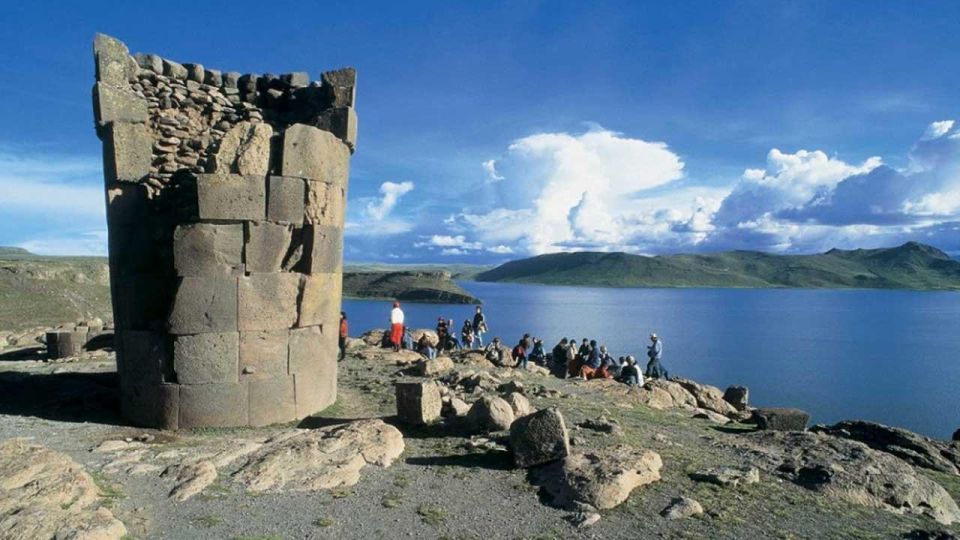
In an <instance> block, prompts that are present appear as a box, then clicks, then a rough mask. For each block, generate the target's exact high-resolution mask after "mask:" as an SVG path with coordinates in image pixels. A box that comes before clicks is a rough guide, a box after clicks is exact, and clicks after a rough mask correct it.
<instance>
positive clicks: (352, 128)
mask: <svg viewBox="0 0 960 540" xmlns="http://www.w3.org/2000/svg"><path fill="white" fill-rule="evenodd" d="M317 127H319V128H321V129H324V130H327V131H329V132H330V133H332V134H334V135H336V136H337V137H338V138H339V139H340V140H341V141H343V143H344V144H346V145H347V147H348V148H349V149H350V152H353V151H354V150H355V149H356V148H357V113H356V111H354V110H353V107H336V108H332V109H327V110H325V111H323V113H322V114H320V116H319V117H318V118H317Z"/></svg>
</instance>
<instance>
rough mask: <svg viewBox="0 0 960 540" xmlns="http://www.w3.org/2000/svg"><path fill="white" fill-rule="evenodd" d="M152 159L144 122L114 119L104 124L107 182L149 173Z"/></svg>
mask: <svg viewBox="0 0 960 540" xmlns="http://www.w3.org/2000/svg"><path fill="white" fill-rule="evenodd" d="M152 159H153V139H152V137H151V136H150V130H149V129H147V126H145V125H144V124H130V123H126V122H114V123H111V124H110V125H108V126H107V127H106V128H105V134H104V137H103V177H104V180H105V181H106V182H107V183H110V182H140V181H142V180H143V179H144V178H146V176H147V175H148V174H150V161H151V160H152ZM141 217H142V216H141Z"/></svg>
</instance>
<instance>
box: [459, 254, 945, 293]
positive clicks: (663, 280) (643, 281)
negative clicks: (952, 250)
mask: <svg viewBox="0 0 960 540" xmlns="http://www.w3.org/2000/svg"><path fill="white" fill-rule="evenodd" d="M477 280H478V281H508V282H518V283H542V284H550V285H585V286H597V287H801V288H848V287H857V288H880V289H960V262H957V261H955V260H953V259H951V258H950V257H949V256H948V255H947V254H946V253H944V252H942V251H940V250H939V249H937V248H934V247H931V246H927V245H924V244H920V243H917V242H907V243H906V244H903V245H902V246H898V247H893V248H882V249H855V250H840V249H832V250H830V251H828V252H826V253H822V254H814V255H772V254H768V253H760V252H755V251H730V252H724V253H713V254H704V255H660V256H656V257H645V256H641V255H630V254H627V253H598V252H580V253H554V254H550V255H540V256H538V257H532V258H529V259H522V260H518V261H512V262H508V263H506V264H503V265H501V266H498V267H497V268H494V269H493V270H490V271H487V272H482V273H480V274H479V275H478V276H477Z"/></svg>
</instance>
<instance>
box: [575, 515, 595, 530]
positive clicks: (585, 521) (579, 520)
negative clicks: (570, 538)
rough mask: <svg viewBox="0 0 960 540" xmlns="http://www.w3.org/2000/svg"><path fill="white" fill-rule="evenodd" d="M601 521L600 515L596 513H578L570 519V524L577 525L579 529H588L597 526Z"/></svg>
mask: <svg viewBox="0 0 960 540" xmlns="http://www.w3.org/2000/svg"><path fill="white" fill-rule="evenodd" d="M600 519H601V518H600V514H598V513H596V512H577V513H576V514H574V515H573V516H571V517H570V523H572V524H573V525H576V527H577V528H578V529H586V528H587V527H592V526H593V525H596V524H597V523H598V522H599V521H600Z"/></svg>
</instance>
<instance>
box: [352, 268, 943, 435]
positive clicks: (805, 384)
mask: <svg viewBox="0 0 960 540" xmlns="http://www.w3.org/2000/svg"><path fill="white" fill-rule="evenodd" d="M460 284H461V285H462V286H463V287H464V288H466V289H467V290H469V291H470V292H471V293H473V294H474V295H475V296H477V297H478V298H480V299H482V300H483V302H484V311H485V312H486V314H487V323H488V325H489V327H490V331H491V333H490V335H489V336H487V337H492V336H493V335H498V336H500V337H501V339H502V340H504V341H506V343H507V344H508V345H511V346H512V345H514V344H516V341H517V340H518V339H519V337H520V336H521V335H522V334H523V333H524V332H529V333H531V334H532V335H534V336H538V337H541V338H543V341H544V345H545V347H546V349H547V351H550V349H552V348H553V346H554V345H555V344H556V342H557V341H558V340H559V339H560V338H561V337H564V336H566V337H574V338H576V339H577V340H578V341H579V340H580V339H582V338H584V337H587V338H595V339H597V341H598V342H599V343H604V344H606V345H607V347H608V349H609V350H610V352H611V354H613V355H614V356H622V355H627V354H633V355H634V356H636V357H637V358H638V359H642V360H644V362H645V359H646V356H645V351H646V349H645V344H646V343H647V342H648V339H647V336H648V335H649V333H650V332H651V331H655V332H657V333H658V334H659V335H660V336H661V338H662V339H663V342H664V366H665V367H666V368H667V370H669V372H670V374H671V375H677V376H682V377H688V378H691V379H695V380H697V381H700V382H704V383H708V384H712V385H715V386H719V387H720V388H721V389H722V388H725V387H726V386H729V385H734V384H742V385H746V386H748V387H749V388H750V402H751V404H753V405H757V406H783V407H799V408H801V409H805V410H807V411H809V412H810V414H811V415H812V416H813V419H812V422H815V423H831V422H835V421H838V420H844V419H853V418H857V419H865V420H873V421H876V422H881V423H884V424H890V425H895V426H901V427H905V428H907V429H910V430H913V431H916V432H918V433H923V434H926V435H929V436H933V437H939V438H949V437H950V435H951V434H952V433H953V431H954V430H955V429H957V428H958V427H960V293H955V292H914V291H882V290H792V289H607V288H588V287H553V286H545V285H517V284H501V283H476V282H462V283H460ZM390 307H391V306H390V305H389V303H387V302H382V301H367V300H344V309H345V311H347V313H348V316H349V318H350V333H351V335H354V336H356V335H359V334H360V333H362V332H366V331H368V330H371V329H374V328H384V327H385V326H386V321H387V317H388V314H389V310H390ZM403 307H404V311H405V312H406V316H407V324H408V326H410V327H412V328H433V327H434V326H435V325H436V320H437V317H438V316H440V315H443V316H444V317H445V318H448V319H454V320H455V321H456V326H457V329H458V330H459V327H460V325H462V324H463V320H464V319H465V318H468V317H470V316H472V313H473V309H474V308H473V307H472V306H461V305H435V304H434V305H430V304H405V305H404V306H403Z"/></svg>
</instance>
